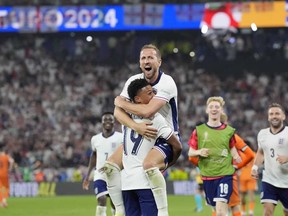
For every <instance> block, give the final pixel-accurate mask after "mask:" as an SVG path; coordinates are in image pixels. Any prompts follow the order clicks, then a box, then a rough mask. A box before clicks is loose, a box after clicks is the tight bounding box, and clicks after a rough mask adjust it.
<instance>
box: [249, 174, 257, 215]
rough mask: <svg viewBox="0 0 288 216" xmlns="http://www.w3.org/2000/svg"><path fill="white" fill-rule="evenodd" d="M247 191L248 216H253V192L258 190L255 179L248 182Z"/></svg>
mask: <svg viewBox="0 0 288 216" xmlns="http://www.w3.org/2000/svg"><path fill="white" fill-rule="evenodd" d="M247 190H248V191H247V195H248V197H249V216H253V215H254V208H255V191H257V190H258V187H257V180H256V179H252V178H251V179H250V180H249V181H248V184H247Z"/></svg>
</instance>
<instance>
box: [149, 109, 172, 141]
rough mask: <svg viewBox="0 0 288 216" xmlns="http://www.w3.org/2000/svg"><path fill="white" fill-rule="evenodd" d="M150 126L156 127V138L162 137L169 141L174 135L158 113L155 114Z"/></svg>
mask: <svg viewBox="0 0 288 216" xmlns="http://www.w3.org/2000/svg"><path fill="white" fill-rule="evenodd" d="M152 126H153V127H156V128H157V130H158V134H157V137H162V138H164V139H166V140H167V139H169V138H170V137H171V136H172V134H173V133H174V132H173V130H172V129H171V128H170V127H169V126H168V124H167V122H166V121H165V119H164V117H163V116H162V115H161V114H159V113H156V115H155V117H154V119H153V125H152Z"/></svg>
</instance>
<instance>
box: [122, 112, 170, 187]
mask: <svg viewBox="0 0 288 216" xmlns="http://www.w3.org/2000/svg"><path fill="white" fill-rule="evenodd" d="M134 120H135V121H136V122H141V121H145V119H139V118H138V119H134ZM152 122H153V127H155V128H157V129H158V134H157V137H162V138H164V139H169V138H170V136H171V135H172V134H173V130H172V129H171V128H170V127H169V126H168V125H167V123H166V121H165V119H164V118H163V116H162V115H160V114H159V113H156V114H155V116H154V118H153V119H152ZM155 142H156V139H150V140H147V139H145V138H144V137H142V136H141V135H139V134H138V133H137V132H135V131H133V130H131V129H130V128H128V127H125V130H124V152H123V160H122V161H123V167H124V169H123V170H122V172H121V176H122V190H135V189H147V188H150V187H149V183H148V180H147V177H146V175H145V172H144V169H143V161H144V159H145V157H146V155H147V154H148V152H149V151H150V150H151V149H152V148H153V146H154V144H155Z"/></svg>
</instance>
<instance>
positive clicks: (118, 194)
mask: <svg viewBox="0 0 288 216" xmlns="http://www.w3.org/2000/svg"><path fill="white" fill-rule="evenodd" d="M122 153H123V145H121V146H119V147H118V148H117V149H116V151H115V152H114V153H113V154H112V155H111V156H110V157H109V158H108V159H107V161H106V162H105V164H104V167H103V168H102V170H103V171H104V174H105V176H106V181H107V189H108V191H109V196H110V198H111V200H112V202H113V203H114V206H115V210H116V214H115V215H119V216H121V215H124V212H125V210H124V204H123V197H122V190H121V173H120V172H121V170H122V169H123V165H122Z"/></svg>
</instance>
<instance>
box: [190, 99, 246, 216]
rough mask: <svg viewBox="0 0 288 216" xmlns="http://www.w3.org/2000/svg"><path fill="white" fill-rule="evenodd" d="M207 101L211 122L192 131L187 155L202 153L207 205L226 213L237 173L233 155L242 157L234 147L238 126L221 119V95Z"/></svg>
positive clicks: (199, 163) (199, 154)
mask: <svg viewBox="0 0 288 216" xmlns="http://www.w3.org/2000/svg"><path fill="white" fill-rule="evenodd" d="M206 104H207V106H206V113H207V114H208V122H207V123H203V124H200V125H198V126H196V129H195V130H193V132H192V135H191V138H190V140H189V142H188V144H189V146H190V148H189V152H188V156H189V157H197V156H199V162H198V166H199V169H200V172H201V176H202V179H203V186H204V191H205V197H206V202H207V204H209V205H211V206H212V207H214V208H215V210H216V215H217V216H226V214H227V213H228V202H229V199H230V196H231V193H232V191H233V185H232V179H233V174H234V172H235V168H234V167H233V164H232V158H233V159H234V160H235V161H236V162H237V163H240V162H241V158H240V156H239V155H238V153H237V149H236V148H235V146H234V145H235V137H234V132H235V129H234V128H232V127H231V126H229V125H227V124H224V123H222V122H221V115H222V113H223V106H224V104H225V101H224V100H223V98H222V97H210V98H208V100H207V103H206Z"/></svg>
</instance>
